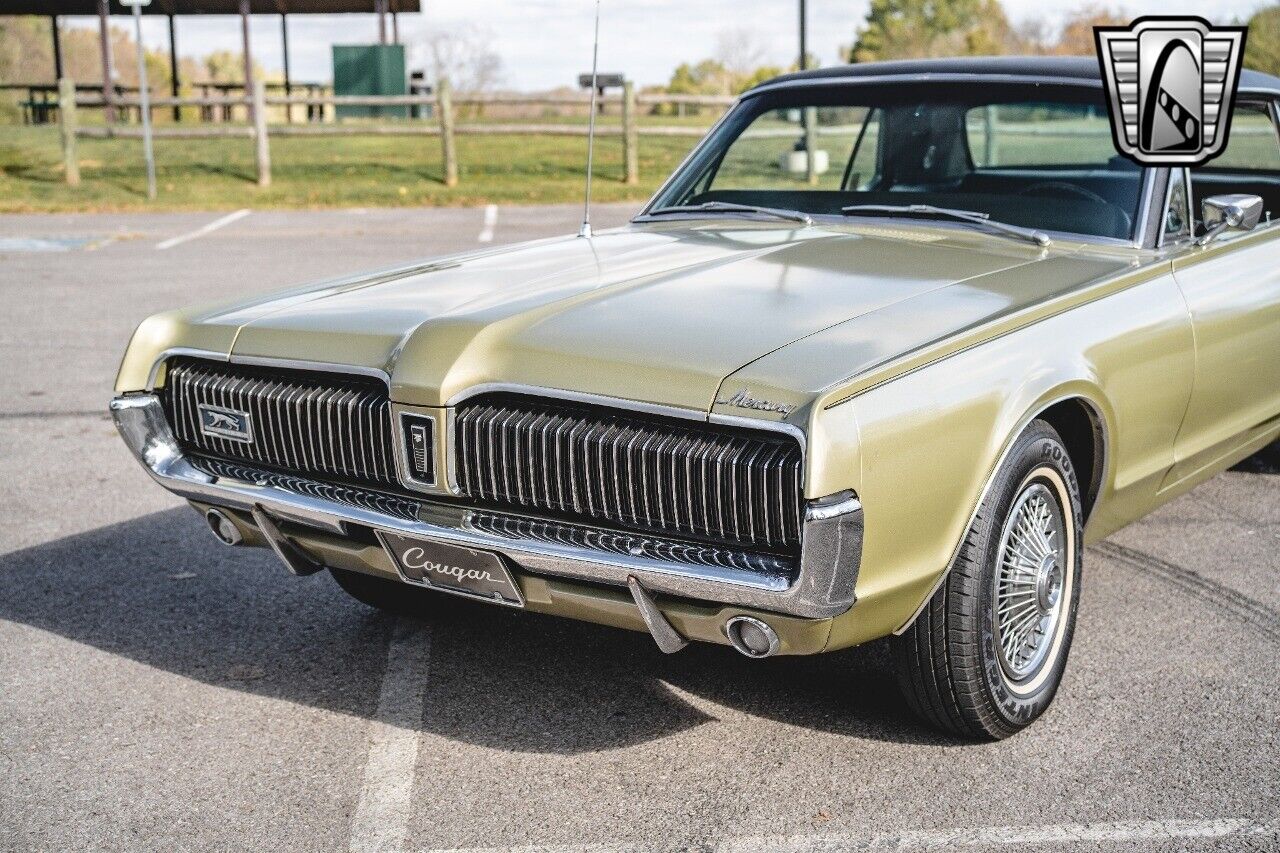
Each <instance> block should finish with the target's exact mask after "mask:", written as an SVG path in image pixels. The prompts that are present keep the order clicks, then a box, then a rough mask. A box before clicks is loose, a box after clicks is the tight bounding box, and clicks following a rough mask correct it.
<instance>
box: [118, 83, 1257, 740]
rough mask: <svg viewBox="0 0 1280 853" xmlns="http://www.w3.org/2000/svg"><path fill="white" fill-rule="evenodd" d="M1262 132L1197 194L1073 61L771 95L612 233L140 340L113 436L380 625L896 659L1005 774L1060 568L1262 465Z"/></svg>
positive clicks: (330, 291) (1237, 112) (1054, 620)
mask: <svg viewBox="0 0 1280 853" xmlns="http://www.w3.org/2000/svg"><path fill="white" fill-rule="evenodd" d="M1278 104H1280V79H1277V78H1275V77H1271V76H1267V75H1263V74H1259V73H1255V72H1250V71H1245V72H1243V74H1242V77H1241V85H1240V90H1239V94H1238V96H1237V100H1236V103H1235V105H1234V108H1233V115H1232V116H1231V125H1230V127H1231V137H1230V140H1229V144H1228V147H1227V149H1226V151H1225V152H1224V153H1223V154H1222V155H1221V156H1220V157H1219V158H1218V159H1216V160H1213V161H1211V162H1210V163H1209V164H1208V165H1207V166H1204V167H1201V168H1194V169H1184V168H1180V167H1179V168H1167V167H1162V168H1142V167H1139V166H1137V165H1135V164H1134V163H1132V162H1130V161H1129V160H1128V159H1125V158H1124V157H1121V156H1119V155H1117V153H1116V149H1115V146H1114V144H1113V142H1112V136H1111V131H1110V127H1109V120H1108V116H1107V110H1106V106H1105V101H1104V93H1103V89H1102V83H1101V80H1100V78H1099V69H1098V65H1097V63H1096V62H1095V61H1094V60H1092V59H1083V58H1081V59H1075V58H1070V59H1068V58H1041V59H1016V58H1008V59H968V60H937V61H910V62H895V63H880V64H868V65H858V66H853V67H843V68H831V69H823V70H819V71H813V72H805V73H800V74H793V75H789V76H786V77H781V78H778V79H776V80H773V81H771V82H768V83H765V84H763V85H761V86H759V87H757V88H755V89H753V90H751V91H749V92H747V93H746V94H745V95H743V96H742V98H741V100H740V101H739V103H738V104H737V105H736V106H735V107H734V108H733V109H731V110H730V111H729V112H728V113H727V114H726V115H725V117H724V118H723V119H722V120H721V121H720V122H719V123H718V124H717V125H716V126H715V128H713V129H712V130H711V131H710V133H709V134H708V135H707V136H706V138H705V139H704V140H703V141H702V142H701V143H700V144H699V145H698V146H697V147H696V148H695V149H694V150H693V152H692V153H691V154H690V155H689V157H688V159H687V160H686V161H685V162H684V163H683V164H682V165H681V166H680V167H679V169H677V171H676V172H675V174H674V175H672V177H671V178H670V179H669V180H668V181H667V182H666V184H665V185H664V186H663V187H662V189H661V190H660V191H659V192H658V193H657V195H656V196H655V197H654V198H653V200H652V201H650V202H649V203H648V205H647V206H646V207H645V208H644V210H643V211H642V212H641V213H640V214H639V215H638V216H636V217H635V219H633V220H632V221H631V222H630V224H628V225H626V226H624V227H622V228H618V229H615V230H609V231H603V232H599V233H595V234H591V233H590V232H589V230H584V234H583V235H580V236H577V237H564V238H557V239H549V240H539V241H535V242H531V243H526V244H523V245H520V246H513V247H509V248H502V249H485V250H482V251H477V252H471V253H467V254H463V255H457V256H454V257H449V258H443V259H439V260H430V261H424V262H421V263H415V264H411V265H408V266H402V267H397V268H394V269H388V270H385V271H382V272H378V273H375V274H372V275H361V276H356V277H351V278H346V279H341V280H337V281H331V282H326V283H323V284H319V285H313V286H309V287H302V288H297V289H294V290H290V291H286V292H283V293H277V294H273V295H271V296H267V297H261V298H254V299H250V300H246V301H241V302H236V303H232V304H222V305H215V306H203V307H197V308H191V309H186V310H181V311H173V312H168V313H163V314H158V315H156V316H154V317H151V318H150V319H148V320H146V321H145V322H143V323H142V325H141V326H140V327H139V328H138V330H137V332H136V333H135V334H134V336H133V340H132V342H131V343H130V345H129V348H128V351H127V353H126V354H125V357H124V361H123V364H122V365H121V368H120V374H119V378H118V379H117V381H116V393H117V395H118V396H117V397H116V398H115V399H114V401H113V402H112V404H111V410H112V412H113V413H114V416H115V421H116V424H117V425H118V427H119V430H120V433H121V434H122V435H123V437H124V440H125V442H126V443H127V444H128V445H129V447H130V449H131V450H132V451H133V452H134V454H135V455H136V456H137V458H138V459H139V460H140V461H141V462H142V464H143V465H144V466H145V467H146V469H147V471H148V472H149V473H150V474H151V476H152V477H153V478H154V479H155V480H156V481H157V482H159V483H160V484H161V485H162V486H164V487H165V488H167V489H169V490H170V491H171V492H173V493H174V494H176V495H179V496H181V497H183V498H186V499H188V500H189V501H190V502H191V504H192V505H193V506H194V507H195V508H196V509H197V510H198V511H199V512H200V513H201V514H202V515H203V516H204V517H205V518H206V519H207V521H208V523H209V526H210V527H211V528H212V530H213V532H214V534H215V535H216V536H217V538H218V539H220V540H221V541H223V542H225V543H227V544H229V545H256V546H266V547H269V548H271V549H272V550H274V551H275V553H276V554H277V555H278V556H279V557H280V559H281V560H282V561H283V562H284V565H285V566H286V567H287V568H288V570H289V571H290V572H292V573H294V574H297V575H308V574H311V573H313V572H318V571H321V570H326V569H327V570H328V571H329V572H330V573H331V574H332V575H333V577H334V579H335V580H336V581H337V582H338V583H339V584H340V585H341V586H342V588H343V589H345V590H346V591H347V592H349V593H350V594H351V595H353V596H355V597H356V598H357V599H359V600H360V601H363V602H365V603H367V604H370V605H372V606H374V607H379V608H383V609H387V610H404V609H406V608H416V607H417V606H419V605H421V604H422V603H424V601H425V599H427V598H433V600H434V602H435V604H436V605H437V606H443V605H444V601H445V599H444V598H443V597H441V596H437V595H435V593H437V592H447V593H455V594H458V595H463V596H467V597H470V598H476V599H481V600H484V601H489V602H493V603H494V604H498V605H503V606H507V607H513V608H524V609H528V610H533V611H536V612H539V613H553V614H558V615H562V616H569V617H572V618H576V619H584V620H587V621H590V622H597V623H600V624H604V625H613V626H618V627H623V628H630V629H633V630H637V631H647V632H648V633H649V634H651V635H652V637H653V639H654V640H655V641H656V643H657V645H658V647H659V648H660V649H662V650H663V651H664V652H674V651H677V650H678V649H680V648H682V647H683V646H684V645H686V644H687V643H688V642H690V641H695V640H696V641H701V642H708V643H720V644H727V645H731V646H733V647H734V648H735V649H737V650H738V651H739V652H742V653H743V654H745V655H748V656H750V657H754V658H766V657H770V656H772V655H788V654H790V655H802V654H814V653H817V652H823V651H830V650H833V649H841V648H845V647H848V646H854V645H857V644H859V643H866V642H868V641H870V640H875V639H877V638H880V637H886V636H890V635H891V636H892V638H893V639H892V644H893V646H894V648H895V650H896V662H897V668H898V671H899V676H900V681H901V685H902V689H903V691H904V693H905V694H906V697H907V699H908V701H909V703H910V705H911V706H912V707H913V708H914V709H915V710H916V711H918V712H919V713H920V715H922V716H923V717H924V718H925V719H926V720H927V721H929V722H930V723H932V724H934V725H936V726H939V727H941V728H943V729H946V730H949V731H951V732H954V733H956V734H959V735H961V736H965V737H972V738H1001V737H1005V736H1008V735H1010V734H1013V733H1014V732H1016V731H1018V730H1019V729H1021V728H1023V727H1024V726H1026V725H1028V724H1029V723H1030V722H1031V721H1032V720H1034V719H1035V718H1036V717H1038V716H1039V715H1040V714H1042V713H1043V712H1044V711H1045V709H1046V707H1047V706H1048V705H1049V703H1050V701H1051V700H1052V698H1053V695H1054V693H1055V692H1056V690H1057V689H1058V685H1059V684H1060V683H1061V680H1062V675H1063V671H1064V669H1065V667H1066V663H1067V653H1068V650H1069V649H1070V646H1071V638H1072V632H1073V629H1074V626H1075V616H1076V607H1077V602H1078V601H1079V597H1080V584H1081V580H1082V579H1081V550H1082V548H1083V547H1084V545H1086V544H1087V543H1090V542H1093V541H1096V540H1099V539H1101V538H1103V537H1105V536H1107V535H1108V534H1110V533H1112V532H1113V531H1115V530H1117V529H1118V528H1120V527H1122V526H1123V525H1125V524H1127V523H1129V522H1131V521H1133V520H1135V519H1137V518H1139V517H1141V516H1142V515H1143V514H1144V513H1148V512H1150V511H1151V510H1152V509H1154V508H1155V507H1157V506H1158V505H1160V504H1161V503H1163V502H1165V501H1168V500H1169V499H1171V498H1173V497H1175V496H1177V495H1179V494H1181V493H1183V492H1185V491H1187V490H1188V489H1190V488H1192V487H1193V486H1195V485H1196V484H1197V483H1200V482H1202V481H1204V480H1205V479H1206V478H1208V477H1211V476H1213V475H1214V474H1215V473H1217V472H1219V471H1222V470H1223V469H1225V468H1227V467H1228V466H1230V465H1232V464H1234V463H1235V462H1237V461H1239V460H1241V459H1243V458H1245V457H1247V456H1249V455H1250V454H1253V453H1255V452H1257V451H1259V450H1260V449H1262V448H1264V447H1265V446H1267V445H1268V444H1270V443H1271V442H1273V441H1275V440H1276V439H1277V437H1280V228H1277V227H1276V225H1275V224H1274V223H1275V217H1277V216H1280V136H1277V118H1278V116H1277V105H1278ZM423 590H431V591H432V592H431V593H424V592H423ZM567 653H569V654H572V652H567Z"/></svg>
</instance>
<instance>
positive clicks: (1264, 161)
mask: <svg viewBox="0 0 1280 853" xmlns="http://www.w3.org/2000/svg"><path fill="white" fill-rule="evenodd" d="M1206 168H1209V169H1236V170H1245V171H1259V172H1280V137H1277V136H1276V126H1275V124H1274V123H1273V122H1272V121H1271V111H1270V110H1269V109H1268V108H1267V107H1265V106H1262V105H1260V104H1240V105H1238V106H1236V107H1235V109H1234V110H1233V111H1232V114H1231V136H1230V137H1229V138H1228V139H1227V148H1226V150H1225V151H1223V152H1222V153H1221V154H1219V155H1218V156H1217V157H1216V158H1214V159H1213V160H1210V161H1209V163H1208V164H1207V166H1206Z"/></svg>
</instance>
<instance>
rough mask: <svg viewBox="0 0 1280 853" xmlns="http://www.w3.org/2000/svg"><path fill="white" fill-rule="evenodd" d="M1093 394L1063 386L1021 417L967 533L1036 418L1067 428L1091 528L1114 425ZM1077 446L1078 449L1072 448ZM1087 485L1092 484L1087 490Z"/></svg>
mask: <svg viewBox="0 0 1280 853" xmlns="http://www.w3.org/2000/svg"><path fill="white" fill-rule="evenodd" d="M1092 390H1096V389H1093V388H1092V386H1084V384H1083V383H1073V384H1071V385H1068V386H1061V387H1059V388H1057V389H1055V390H1054V391H1050V392H1046V393H1045V394H1044V395H1042V396H1041V397H1040V398H1039V399H1038V400H1037V402H1036V403H1035V404H1034V405H1033V406H1031V407H1030V408H1028V409H1027V410H1026V411H1025V413H1024V414H1023V415H1022V416H1021V417H1020V418H1018V420H1017V422H1016V423H1017V425H1016V427H1015V428H1014V429H1013V430H1011V431H1010V432H1009V434H1008V436H1007V438H1006V439H1005V441H1004V444H1003V446H1002V447H1001V449H1000V453H999V454H998V455H997V456H996V460H995V462H994V464H993V465H992V466H991V469H990V470H989V471H988V472H987V476H986V478H985V479H984V480H983V484H982V489H981V491H979V493H978V498H977V500H976V501H975V502H974V505H973V507H972V511H971V513H970V516H969V521H968V523H967V524H966V525H965V528H964V529H965V531H968V530H969V528H970V527H972V526H973V522H974V520H975V519H976V518H977V516H978V512H979V510H980V509H981V507H982V504H983V502H984V501H985V500H986V499H987V495H988V494H990V492H991V489H992V486H993V485H994V484H995V482H996V479H997V477H999V475H1000V470H1001V468H1002V467H1004V464H1005V461H1006V460H1007V459H1008V457H1009V454H1010V453H1011V452H1012V451H1013V448H1014V447H1015V446H1016V445H1017V443H1018V439H1019V438H1021V437H1022V436H1023V434H1024V433H1026V431H1027V430H1028V429H1030V428H1031V425H1032V424H1034V423H1035V422H1036V421H1037V420H1041V421H1045V422H1046V423H1048V424H1049V425H1050V426H1052V427H1053V428H1054V429H1055V430H1058V432H1059V434H1060V435H1061V434H1062V433H1061V429H1062V428H1066V429H1067V430H1068V431H1070V432H1071V434H1072V438H1071V439H1070V440H1068V439H1067V438H1066V437H1065V436H1064V438H1063V445H1064V446H1065V447H1066V449H1067V455H1068V457H1069V458H1070V459H1071V464H1072V466H1073V467H1074V468H1075V469H1076V472H1077V477H1078V479H1079V480H1080V486H1081V488H1080V501H1081V519H1082V523H1084V524H1086V525H1087V524H1088V522H1089V519H1090V517H1091V514H1092V511H1093V509H1094V508H1095V506H1096V504H1097V501H1098V499H1099V497H1101V495H1102V492H1103V490H1104V488H1105V486H1106V483H1107V479H1108V478H1109V477H1110V476H1111V430H1110V427H1109V424H1110V423H1111V420H1110V417H1109V415H1108V414H1107V413H1108V412H1109V408H1108V407H1106V406H1105V405H1104V404H1103V403H1102V402H1100V399H1101V396H1100V395H1098V396H1094V395H1093V394H1091V393H1088V392H1089V391H1092ZM1073 445H1074V446H1075V450H1073ZM1086 461H1087V463H1088V467H1087V468H1085V467H1081V465H1082V463H1084V462H1086ZM1086 471H1087V472H1088V479H1087V480H1086V478H1085V473H1084V472H1086ZM1086 483H1087V484H1088V486H1087V487H1086ZM963 545H964V534H962V535H961V537H960V540H959V541H958V542H956V543H955V547H954V550H953V551H952V553H951V557H950V559H949V560H948V561H947V564H946V567H945V569H944V570H943V571H942V573H941V574H940V575H939V576H938V579H937V581H936V582H935V583H934V584H933V586H932V587H931V588H930V589H929V592H928V594H927V595H925V596H924V598H923V599H921V601H920V605H919V607H917V608H916V610H915V612H913V613H912V614H911V618H909V619H907V620H906V621H905V622H903V623H902V624H901V625H900V626H899V627H898V628H896V629H895V630H894V631H893V634H894V636H900V635H902V634H903V633H905V632H906V631H907V630H909V629H910V628H911V626H912V625H914V624H915V622H916V620H917V619H919V618H920V614H921V613H923V612H924V610H925V608H926V607H927V606H928V604H929V601H930V600H932V599H933V597H934V595H935V594H936V593H937V592H938V590H939V589H940V588H941V587H942V585H943V584H944V583H946V582H947V578H948V577H949V576H950V575H951V569H952V568H953V567H954V566H955V562H956V559H957V557H959V555H960V549H961V547H962V546H963Z"/></svg>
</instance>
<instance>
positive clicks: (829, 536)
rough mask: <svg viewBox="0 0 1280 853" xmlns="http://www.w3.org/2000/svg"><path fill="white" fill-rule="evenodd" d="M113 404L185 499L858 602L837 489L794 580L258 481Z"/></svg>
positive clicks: (755, 596)
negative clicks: (185, 448) (198, 459)
mask: <svg viewBox="0 0 1280 853" xmlns="http://www.w3.org/2000/svg"><path fill="white" fill-rule="evenodd" d="M111 413H112V416H113V418H114V419H115V423H116V426H117V428H118V429H119V431H120V434H121V437H122V438H123V439H124V441H125V443H126V444H127V445H128V446H129V449H130V450H131V451H132V452H133V454H134V456H135V457H136V458H137V459H138V461H139V462H141V463H142V465H143V466H144V467H145V468H146V470H147V471H148V473H149V474H150V475H151V477H152V478H153V479H154V480H156V482H158V483H159V484H160V485H162V486H164V487H165V488H166V489H168V490H169V491H170V492H173V493H174V494H176V495H178V496H180V497H183V498H186V499H188V500H194V501H197V502H200V503H204V504H210V505H214V506H218V507H224V508H229V509H236V510H240V511H242V512H247V513H253V512H254V510H255V509H258V510H260V511H262V512H264V513H266V514H267V516H268V519H269V520H275V519H281V520H287V521H292V522H296V523H298V524H302V525H306V526H311V527H316V528H319V529H321V530H324V531H328V532H331V533H335V534H338V535H349V534H350V528H351V526H359V527H364V528H368V529H371V530H375V531H376V530H388V531H394V532H398V533H402V534H405V535H410V536H419V537H423V538H427V539H435V540H437V541H440V542H446V543H450V544H455V545H461V546H463V547H469V548H479V549H485V550H490V551H495V552H497V553H500V554H502V555H504V556H506V557H507V558H508V559H510V560H511V561H512V562H514V563H515V564H516V565H518V566H521V567H523V568H524V569H525V570H527V571H530V572H535V573H539V574H546V575H552V576H558V577H567V578H574V579H578V580H584V581H595V582H601V583H607V584H611V585H615V586H619V587H625V586H627V585H628V579H629V578H630V577H633V576H634V577H635V578H636V579H638V580H639V581H641V582H642V583H643V584H644V586H645V588H646V589H647V590H649V591H651V592H653V593H658V594H666V595H674V596H681V597H684V598H691V599H697V600H702V601H709V602H715V603H719V604H725V605H737V606H742V607H753V608H759V609H762V610H769V611H774V612H778V613H785V614H789V615H793V616H800V617H805V618H828V617H832V616H836V615H839V614H840V613H843V612H845V611H847V610H848V609H849V608H850V607H851V606H852V605H853V602H854V585H855V583H856V581H857V577H858V569H859V564H860V560H861V554H862V507H861V504H858V503H857V501H856V499H849V498H848V497H847V496H842V497H841V501H842V505H843V508H844V510H845V511H844V512H842V513H840V514H835V515H833V514H831V513H830V512H829V506H828V502H825V501H823V502H818V504H819V507H820V509H816V510H814V511H813V512H806V516H805V520H804V527H803V534H802V538H803V548H802V551H801V555H800V559H799V561H798V564H797V566H798V567H797V569H796V571H795V573H794V578H795V579H794V580H793V581H790V582H788V579H787V578H786V577H784V576H781V575H777V574H769V573H764V574H762V573H760V572H757V571H747V570H744V569H741V568H737V567H735V565H732V564H724V565H715V564H707V565H702V564H691V563H688V562H680V561H677V560H675V559H671V558H664V557H663V556H662V553H663V552H662V551H661V550H660V549H657V548H652V547H641V548H636V549H634V550H631V551H627V550H625V549H616V550H606V549H604V548H600V547H592V545H591V540H590V539H587V540H583V541H565V540H560V539H557V538H555V537H551V536H541V537H533V536H525V535H522V534H520V533H518V532H504V531H502V530H496V529H485V528H483V527H481V526H480V525H479V524H477V523H476V519H477V516H478V515H479V513H478V512H477V511H475V510H472V509H470V508H467V507H463V506H459V505H456V504H442V503H429V502H426V501H425V500H424V501H423V502H421V503H419V502H417V501H414V500H412V499H406V498H390V497H385V498H383V499H382V500H383V501H384V503H385V502H386V501H392V502H395V503H396V504H403V505H406V506H408V507H410V508H411V509H412V511H411V512H395V513H393V512H391V511H390V510H389V509H387V508H385V506H384V504H380V503H378V502H377V501H373V500H371V501H367V502H365V503H355V502H345V501H339V500H337V499H335V497H333V494H334V493H335V491H338V489H335V488H333V487H326V486H325V485H324V484H321V483H310V481H302V480H300V478H291V479H293V480H295V481H298V482H302V483H304V484H305V483H310V485H313V486H315V487H316V488H313V489H309V490H293V489H288V488H285V487H283V485H282V484H281V483H280V482H278V479H279V478H270V477H262V478H259V479H258V481H257V482H253V481H250V480H248V479H239V478H237V477H232V476H215V475H214V474H210V473H206V472H205V471H203V470H201V469H200V468H197V467H196V466H195V465H193V464H192V461H191V460H190V459H188V458H186V457H185V456H184V454H183V452H182V450H181V448H180V447H179V446H178V443H177V441H176V439H175V438H174V436H173V433H172V432H171V431H170V429H169V425H168V423H167V421H166V420H165V417H164V411H163V408H162V406H161V403H160V399H159V397H157V396H156V395H154V394H137V395H127V396H124V397H117V398H116V399H114V400H113V401H112V402H111ZM273 480H275V481H273ZM375 496H376V494H375ZM810 509H813V507H812V505H811V506H810ZM506 517H507V518H510V519H512V520H515V521H520V520H523V519H524V518H525V516H523V515H518V514H508V515H507V516H506ZM638 539H639V540H640V541H641V543H642V544H646V545H647V544H656V545H662V544H663V543H662V542H661V541H660V540H656V539H654V538H652V537H643V536H641V537H638ZM636 551H638V552H639V553H638V554H637V553H636ZM744 556H746V557H748V558H749V557H751V556H752V555H744Z"/></svg>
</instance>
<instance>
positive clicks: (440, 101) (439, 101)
mask: <svg viewBox="0 0 1280 853" xmlns="http://www.w3.org/2000/svg"><path fill="white" fill-rule="evenodd" d="M436 108H437V109H438V110H439V112H440V145H441V147H442V148H443V150H444V185H445V186H446V187H452V186H457V184H458V152H457V150H456V149H455V147H454V144H453V93H452V91H451V89H450V86H449V80H448V78H446V77H442V78H440V83H439V85H437V86H436Z"/></svg>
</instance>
